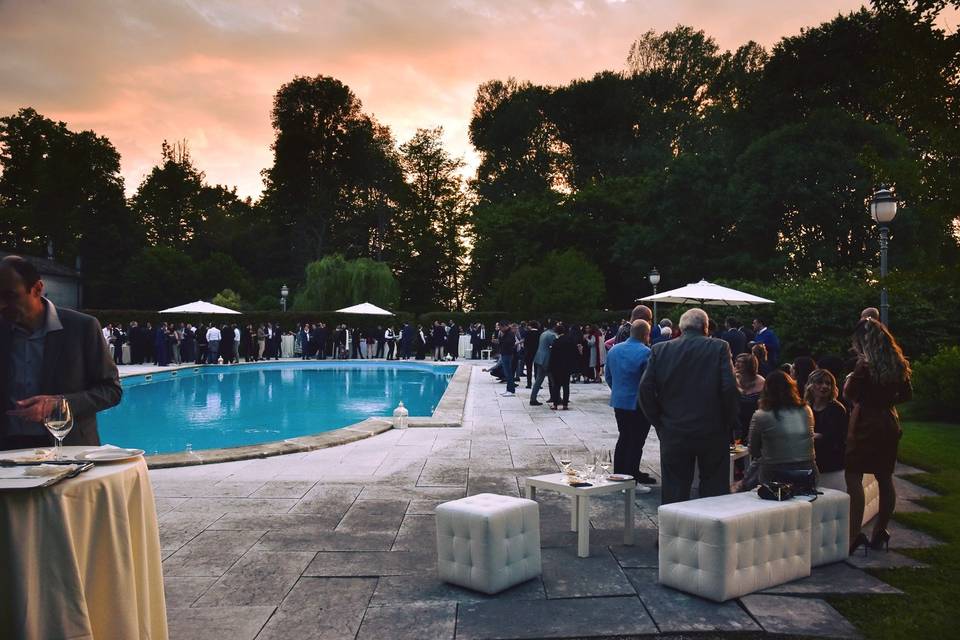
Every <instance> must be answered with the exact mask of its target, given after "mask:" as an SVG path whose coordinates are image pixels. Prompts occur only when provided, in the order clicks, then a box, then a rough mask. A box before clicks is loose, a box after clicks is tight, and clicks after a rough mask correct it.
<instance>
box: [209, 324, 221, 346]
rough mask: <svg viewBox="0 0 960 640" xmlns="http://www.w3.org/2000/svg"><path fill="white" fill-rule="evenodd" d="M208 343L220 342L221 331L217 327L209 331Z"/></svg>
mask: <svg viewBox="0 0 960 640" xmlns="http://www.w3.org/2000/svg"><path fill="white" fill-rule="evenodd" d="M207 342H220V329H217V328H216V327H210V328H209V329H207Z"/></svg>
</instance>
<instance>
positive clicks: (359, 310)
mask: <svg viewBox="0 0 960 640" xmlns="http://www.w3.org/2000/svg"><path fill="white" fill-rule="evenodd" d="M336 313H352V314H354V315H358V316H392V315H393V314H392V313H391V312H389V311H387V310H386V309H381V308H380V307H378V306H377V305H375V304H370V303H369V302H362V303H360V304H355V305H353V306H352V307H344V308H343V309H337V311H336Z"/></svg>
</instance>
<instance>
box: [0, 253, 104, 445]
mask: <svg viewBox="0 0 960 640" xmlns="http://www.w3.org/2000/svg"><path fill="white" fill-rule="evenodd" d="M121 394H122V391H121V389H120V379H119V376H118V374H117V367H116V365H115V364H114V362H113V358H112V357H110V351H109V348H108V346H107V343H106V342H105V341H104V339H103V333H102V332H101V330H100V323H99V322H97V319H96V318H94V317H92V316H88V315H86V314H83V313H78V312H76V311H71V310H69V309H57V308H56V307H55V306H54V304H53V303H52V302H50V301H49V300H47V299H46V298H44V297H43V281H42V280H41V279H40V275H39V273H37V270H36V268H35V267H34V266H33V265H32V264H30V263H29V262H27V261H26V260H24V259H23V258H20V257H19V256H7V257H5V258H4V259H3V260H2V261H0V403H2V404H3V411H2V412H0V449H20V448H30V447H45V446H50V445H51V444H52V443H53V437H52V436H51V435H50V434H49V433H48V432H47V430H46V428H45V427H44V426H43V420H44V419H45V418H46V417H47V416H48V415H50V412H51V410H52V409H53V406H54V403H55V402H56V400H57V399H58V398H59V397H60V396H63V397H64V398H66V400H67V401H68V402H69V403H70V408H71V410H72V412H73V429H72V430H71V431H70V433H69V435H67V437H66V439H65V440H64V444H66V445H98V444H100V436H99V435H98V434H97V412H98V411H103V410H104V409H108V408H110V407H112V406H114V405H115V404H117V403H118V402H120V396H121Z"/></svg>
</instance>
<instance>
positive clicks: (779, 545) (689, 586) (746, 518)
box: [659, 493, 813, 602]
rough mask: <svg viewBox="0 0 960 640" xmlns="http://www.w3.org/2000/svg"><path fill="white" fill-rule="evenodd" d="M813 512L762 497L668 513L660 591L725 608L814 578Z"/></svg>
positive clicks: (736, 497)
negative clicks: (774, 588) (664, 589)
mask: <svg viewBox="0 0 960 640" xmlns="http://www.w3.org/2000/svg"><path fill="white" fill-rule="evenodd" d="M812 510H813V508H812V505H811V504H810V503H809V502H806V501H800V500H790V501H786V502H775V501H772V500H762V499H761V498H760V497H759V496H757V494H756V493H736V494H732V495H727V496H717V497H714V498H701V499H700V500H689V501H687V502H677V503H674V504H667V505H663V506H661V507H660V509H659V520H660V584H664V585H667V586H669V587H673V588H675V589H679V590H681V591H686V592H687V593H693V594H695V595H698V596H703V597H704V598H709V599H710V600H715V601H717V602H723V601H725V600H729V599H731V598H736V597H738V596H742V595H745V594H748V593H753V592H754V591H759V590H761V589H766V588H768V587H772V586H775V585H778V584H783V583H784V582H789V581H791V580H795V579H797V578H803V577H806V576H809V575H810V522H811V512H812Z"/></svg>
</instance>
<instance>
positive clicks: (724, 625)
mask: <svg viewBox="0 0 960 640" xmlns="http://www.w3.org/2000/svg"><path fill="white" fill-rule="evenodd" d="M624 573H626V574H627V577H628V578H629V579H630V582H631V583H633V586H634V587H635V588H636V590H637V594H638V595H639V596H640V600H641V601H642V602H643V604H644V606H645V607H646V608H647V611H649V612H650V615H651V616H652V617H653V621H654V622H655V623H656V624H657V627H658V628H659V629H660V632H661V633H700V632H747V631H752V632H757V631H761V629H760V627H759V626H758V625H757V623H756V622H754V621H753V619H752V618H751V617H750V616H749V615H747V612H746V611H744V610H743V608H741V607H740V605H738V604H737V603H736V602H735V601H730V602H724V603H722V604H718V603H716V602H711V601H709V600H705V599H703V598H698V597H697V596H692V595H688V594H686V593H682V592H680V591H676V590H674V589H670V588H669V587H664V586H661V585H660V584H659V583H658V582H657V570H656V569H627V570H625V571H624Z"/></svg>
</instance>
